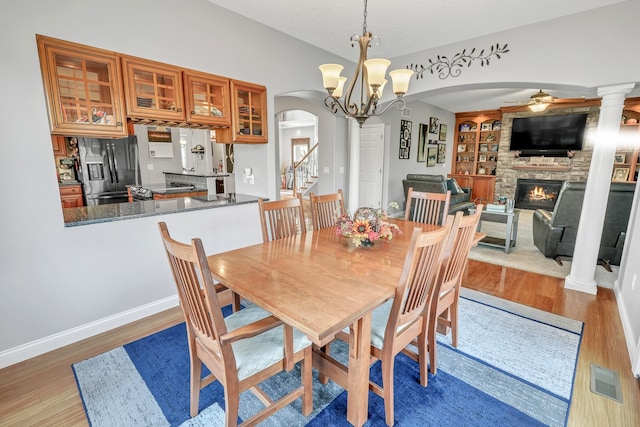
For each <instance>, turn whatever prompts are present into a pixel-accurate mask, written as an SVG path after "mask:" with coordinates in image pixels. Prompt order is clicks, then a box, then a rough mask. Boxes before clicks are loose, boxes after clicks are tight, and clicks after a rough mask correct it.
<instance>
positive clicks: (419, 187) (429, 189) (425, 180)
mask: <svg viewBox="0 0 640 427" xmlns="http://www.w3.org/2000/svg"><path fill="white" fill-rule="evenodd" d="M402 187H403V188H404V202H405V206H406V205H407V193H408V192H409V188H410V187H413V190H414V191H424V192H426V193H442V194H444V193H446V192H447V190H450V191H451V198H450V202H449V214H452V213H455V212H457V211H460V210H464V211H465V214H466V213H467V212H468V209H469V208H472V207H474V206H475V205H474V203H473V202H472V201H471V189H470V188H462V187H460V185H458V183H457V182H456V180H455V178H446V177H445V176H443V175H427V174H408V175H407V177H406V178H405V179H403V180H402Z"/></svg>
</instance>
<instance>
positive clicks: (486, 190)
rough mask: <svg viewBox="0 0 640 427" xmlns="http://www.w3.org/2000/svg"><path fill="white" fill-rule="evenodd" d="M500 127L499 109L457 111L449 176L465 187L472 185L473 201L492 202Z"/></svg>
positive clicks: (500, 116)
mask: <svg viewBox="0 0 640 427" xmlns="http://www.w3.org/2000/svg"><path fill="white" fill-rule="evenodd" d="M501 129H502V112H501V111H500V110H488V111H475V112H468V113H458V114H456V128H455V135H454V138H455V147H454V154H453V164H452V168H451V170H452V173H451V175H450V176H453V177H455V178H456V181H458V183H459V184H460V185H462V186H463V187H469V188H471V198H472V199H473V200H481V201H483V202H485V203H486V202H489V203H490V202H493V198H494V187H495V173H496V167H497V164H498V151H499V148H500V131H501Z"/></svg>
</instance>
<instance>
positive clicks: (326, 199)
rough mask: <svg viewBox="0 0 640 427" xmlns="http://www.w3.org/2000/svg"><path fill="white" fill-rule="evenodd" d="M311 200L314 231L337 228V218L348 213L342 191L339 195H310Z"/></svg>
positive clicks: (339, 191)
mask: <svg viewBox="0 0 640 427" xmlns="http://www.w3.org/2000/svg"><path fill="white" fill-rule="evenodd" d="M309 199H310V200H311V221H312V223H313V229H314V230H319V229H321V228H327V227H333V226H335V225H336V218H337V217H339V216H341V215H342V214H344V213H345V212H346V211H345V209H344V198H343V197H342V190H341V189H340V190H338V192H337V193H333V194H324V195H322V196H316V195H315V194H313V193H309Z"/></svg>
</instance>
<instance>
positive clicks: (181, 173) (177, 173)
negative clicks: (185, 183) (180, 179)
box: [162, 172, 229, 178]
mask: <svg viewBox="0 0 640 427" xmlns="http://www.w3.org/2000/svg"><path fill="white" fill-rule="evenodd" d="M162 173H164V174H171V175H184V176H197V177H201V178H211V177H220V178H222V177H225V176H229V174H228V173H209V174H198V173H193V172H162Z"/></svg>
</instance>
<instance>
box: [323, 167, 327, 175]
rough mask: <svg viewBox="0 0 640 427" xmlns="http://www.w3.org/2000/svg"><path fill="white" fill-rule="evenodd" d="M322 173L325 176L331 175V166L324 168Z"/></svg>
mask: <svg viewBox="0 0 640 427" xmlns="http://www.w3.org/2000/svg"><path fill="white" fill-rule="evenodd" d="M322 173H324V174H325V175H329V166H324V167H323V168H322Z"/></svg>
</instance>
